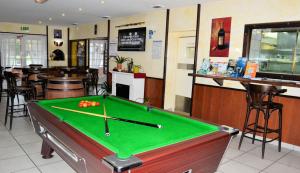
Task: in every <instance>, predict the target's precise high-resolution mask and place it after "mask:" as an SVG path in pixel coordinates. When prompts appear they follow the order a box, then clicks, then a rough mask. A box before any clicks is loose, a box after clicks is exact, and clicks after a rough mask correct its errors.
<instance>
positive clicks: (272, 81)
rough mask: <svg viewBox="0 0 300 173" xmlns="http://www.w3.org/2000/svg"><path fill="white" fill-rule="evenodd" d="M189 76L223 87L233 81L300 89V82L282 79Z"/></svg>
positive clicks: (191, 74) (190, 74)
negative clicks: (213, 82)
mask: <svg viewBox="0 0 300 173" xmlns="http://www.w3.org/2000/svg"><path fill="white" fill-rule="evenodd" d="M188 75H189V76H195V77H203V78H210V79H213V80H214V81H215V82H216V83H217V84H218V85H219V86H223V83H224V80H231V81H238V82H241V83H260V84H268V85H273V86H288V87H297V88H300V82H299V81H292V80H280V79H270V78H256V79H248V78H241V77H238V78H235V77H226V76H216V75H203V74H193V73H189V74H188Z"/></svg>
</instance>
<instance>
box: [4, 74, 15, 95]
mask: <svg viewBox="0 0 300 173" xmlns="http://www.w3.org/2000/svg"><path fill="white" fill-rule="evenodd" d="M4 77H5V80H6V83H7V92H8V94H14V93H16V90H17V80H16V76H15V74H13V73H12V72H8V71H4Z"/></svg>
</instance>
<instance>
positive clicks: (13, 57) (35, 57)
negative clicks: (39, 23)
mask: <svg viewBox="0 0 300 173" xmlns="http://www.w3.org/2000/svg"><path fill="white" fill-rule="evenodd" d="M46 42H47V39H46V36H42V35H20V34H7V33H0V51H1V62H2V64H1V65H2V66H6V67H24V66H28V65H29V64H42V65H43V66H47V44H46Z"/></svg>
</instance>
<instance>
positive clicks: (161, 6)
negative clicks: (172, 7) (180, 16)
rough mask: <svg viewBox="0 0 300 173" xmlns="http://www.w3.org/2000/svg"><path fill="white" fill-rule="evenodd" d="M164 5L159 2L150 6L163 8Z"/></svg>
mask: <svg viewBox="0 0 300 173" xmlns="http://www.w3.org/2000/svg"><path fill="white" fill-rule="evenodd" d="M164 7H165V6H164V5H161V4H156V5H152V8H164Z"/></svg>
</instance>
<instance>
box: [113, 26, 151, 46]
mask: <svg viewBox="0 0 300 173" xmlns="http://www.w3.org/2000/svg"><path fill="white" fill-rule="evenodd" d="M145 48H146V27H142V28H131V29H121V30H119V31H118V51H145Z"/></svg>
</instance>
